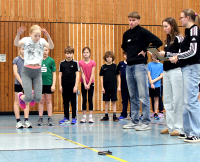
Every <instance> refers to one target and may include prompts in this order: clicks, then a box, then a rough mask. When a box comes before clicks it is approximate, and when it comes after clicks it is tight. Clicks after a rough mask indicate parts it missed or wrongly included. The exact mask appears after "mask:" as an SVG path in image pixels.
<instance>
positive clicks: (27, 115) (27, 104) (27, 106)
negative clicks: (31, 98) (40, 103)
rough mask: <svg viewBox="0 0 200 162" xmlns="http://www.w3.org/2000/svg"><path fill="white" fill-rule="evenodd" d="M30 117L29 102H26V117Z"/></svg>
mask: <svg viewBox="0 0 200 162" xmlns="http://www.w3.org/2000/svg"><path fill="white" fill-rule="evenodd" d="M28 117H29V103H27V102H26V109H24V118H28Z"/></svg>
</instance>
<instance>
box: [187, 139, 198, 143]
mask: <svg viewBox="0 0 200 162" xmlns="http://www.w3.org/2000/svg"><path fill="white" fill-rule="evenodd" d="M184 141H185V142H193V143H194V142H200V140H186V139H184Z"/></svg>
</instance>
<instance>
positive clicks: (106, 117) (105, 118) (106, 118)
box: [101, 116, 109, 121]
mask: <svg viewBox="0 0 200 162" xmlns="http://www.w3.org/2000/svg"><path fill="white" fill-rule="evenodd" d="M108 120H109V117H108V116H104V117H103V118H101V121H108Z"/></svg>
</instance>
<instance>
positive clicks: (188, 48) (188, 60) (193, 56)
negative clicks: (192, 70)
mask: <svg viewBox="0 0 200 162" xmlns="http://www.w3.org/2000/svg"><path fill="white" fill-rule="evenodd" d="M199 36H200V30H199V28H198V27H197V26H196V25H193V26H191V28H186V29H185V38H184V40H183V41H182V43H181V44H180V50H181V52H180V53H178V59H179V65H180V66H181V67H184V66H187V65H192V64H199V59H200V49H199V48H200V42H199V41H200V40H199Z"/></svg>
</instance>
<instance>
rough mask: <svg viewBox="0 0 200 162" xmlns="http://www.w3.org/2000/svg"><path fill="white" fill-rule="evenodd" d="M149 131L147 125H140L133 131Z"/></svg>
mask: <svg viewBox="0 0 200 162" xmlns="http://www.w3.org/2000/svg"><path fill="white" fill-rule="evenodd" d="M150 129H151V127H150V124H148V125H146V124H142V125H139V126H137V127H135V130H137V131H144V130H150Z"/></svg>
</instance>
